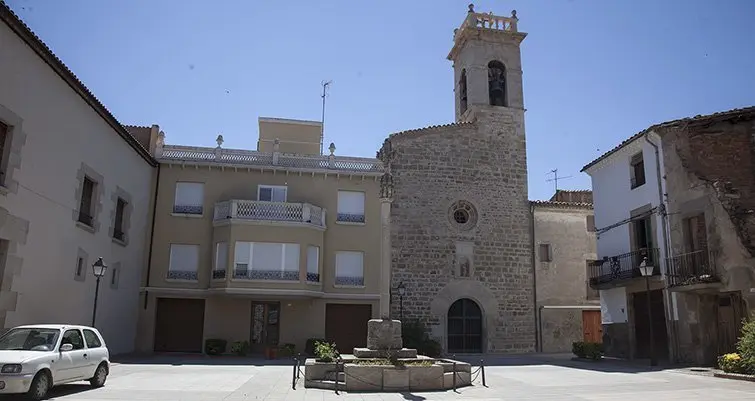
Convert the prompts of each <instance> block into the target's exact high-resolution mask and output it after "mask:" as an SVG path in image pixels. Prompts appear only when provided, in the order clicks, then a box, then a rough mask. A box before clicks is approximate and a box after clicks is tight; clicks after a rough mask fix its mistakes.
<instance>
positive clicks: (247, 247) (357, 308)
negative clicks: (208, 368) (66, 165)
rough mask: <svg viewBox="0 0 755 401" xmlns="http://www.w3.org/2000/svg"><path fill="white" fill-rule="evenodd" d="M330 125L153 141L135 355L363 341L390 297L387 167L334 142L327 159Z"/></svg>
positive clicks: (297, 123) (275, 125) (265, 122)
mask: <svg viewBox="0 0 755 401" xmlns="http://www.w3.org/2000/svg"><path fill="white" fill-rule="evenodd" d="M321 134H322V126H321V124H320V123H319V122H313V121H302V120H288V119H277V118H260V119H259V140H258V145H257V150H254V151H252V150H238V149H226V148H223V146H222V145H223V138H222V136H218V138H217V146H216V147H187V146H177V145H167V144H165V143H164V141H165V137H164V135H161V136H159V137H158V138H156V140H155V141H154V142H155V146H154V149H153V151H154V155H155V157H156V158H157V160H158V161H159V162H160V169H159V179H158V185H157V188H158V190H157V198H156V203H155V212H154V215H155V217H154V220H155V221H154V235H153V239H154V240H153V243H152V246H151V258H150V261H149V265H148V267H147V269H145V275H144V282H143V294H142V303H141V305H140V308H139V309H140V326H139V341H138V347H139V350H140V351H147V352H150V351H158V352H161V351H181V352H200V351H202V349H203V343H204V340H206V339H210V338H219V339H224V340H227V341H229V343H230V342H233V341H249V343H250V345H251V347H252V352H259V353H261V352H264V350H265V348H267V347H273V346H276V345H280V344H286V343H292V344H295V345H296V346H297V349H299V350H303V348H304V346H305V343H306V340H307V339H309V338H327V339H328V340H330V341H333V342H335V343H336V344H337V345H338V347H339V348H340V349H341V350H342V351H343V352H347V351H349V352H350V350H351V349H353V347H356V346H364V341H365V339H366V335H367V332H366V330H367V320H369V319H370V318H373V317H378V316H379V315H380V314H381V312H380V311H381V305H380V300H381V295H383V298H384V299H386V300H387V299H388V275H387V274H385V272H387V271H388V268H389V265H388V260H387V258H385V257H384V248H383V247H384V245H385V244H384V243H383V231H384V229H383V227H387V217H386V216H383V215H382V214H383V212H382V210H383V208H382V206H381V202H384V201H385V200H381V190H380V189H381V178H382V176H383V167H382V163H381V162H380V161H378V160H376V159H369V158H355V157H343V156H337V155H336V154H335V153H336V148H335V145H334V144H330V146H329V148H328V149H327V150H326V152H327V153H328V154H327V155H321V153H320V149H321V146H322V145H321V141H322V136H321ZM384 223H385V224H384ZM386 230H387V228H386ZM382 309H384V310H385V313H387V307H386V306H383V308H382Z"/></svg>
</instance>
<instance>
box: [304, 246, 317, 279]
mask: <svg viewBox="0 0 755 401" xmlns="http://www.w3.org/2000/svg"><path fill="white" fill-rule="evenodd" d="M319 272H320V247H319V246H311V245H310V246H309V247H307V273H319Z"/></svg>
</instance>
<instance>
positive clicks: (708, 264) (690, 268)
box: [667, 249, 721, 290]
mask: <svg viewBox="0 0 755 401" xmlns="http://www.w3.org/2000/svg"><path fill="white" fill-rule="evenodd" d="M716 256H717V252H713V251H709V250H708V249H701V250H697V251H693V252H687V253H683V254H680V255H676V256H673V257H670V258H668V259H667V266H668V285H669V287H676V288H677V289H679V290H683V289H682V288H681V287H689V289H690V290H692V289H693V288H692V287H693V286H694V287H695V288H696V287H702V288H707V287H709V286H711V285H712V286H717V284H718V283H719V282H720V281H721V280H720V277H719V274H718V270H717V269H716Z"/></svg>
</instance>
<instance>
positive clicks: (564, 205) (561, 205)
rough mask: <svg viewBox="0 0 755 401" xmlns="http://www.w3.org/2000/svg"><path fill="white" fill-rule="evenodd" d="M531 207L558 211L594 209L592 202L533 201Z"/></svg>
mask: <svg viewBox="0 0 755 401" xmlns="http://www.w3.org/2000/svg"><path fill="white" fill-rule="evenodd" d="M530 205H532V206H536V207H537V206H542V207H553V208H557V209H592V208H593V206H592V202H590V203H587V202H560V201H549V200H547V201H544V200H533V201H530Z"/></svg>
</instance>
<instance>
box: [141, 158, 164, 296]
mask: <svg viewBox="0 0 755 401" xmlns="http://www.w3.org/2000/svg"><path fill="white" fill-rule="evenodd" d="M159 192H160V163H158V164H157V177H156V178H155V196H154V198H153V199H152V223H151V227H150V230H149V251H147V279H146V282H145V285H144V287H145V288H149V276H150V274H151V273H152V248H153V247H154V244H155V220H157V194H158V193H159ZM148 299H149V290H145V291H144V309H145V310H146V309H147V300H148Z"/></svg>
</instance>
